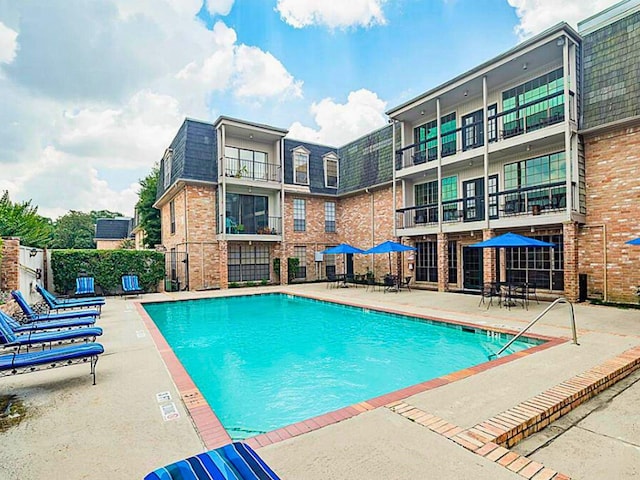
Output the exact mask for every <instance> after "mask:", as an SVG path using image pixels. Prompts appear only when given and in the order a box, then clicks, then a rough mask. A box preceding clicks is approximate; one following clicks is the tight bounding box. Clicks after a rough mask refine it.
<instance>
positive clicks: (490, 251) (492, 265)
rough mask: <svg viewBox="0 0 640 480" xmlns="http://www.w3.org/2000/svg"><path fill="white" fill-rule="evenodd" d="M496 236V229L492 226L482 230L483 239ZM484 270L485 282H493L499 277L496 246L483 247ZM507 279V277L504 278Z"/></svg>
mask: <svg viewBox="0 0 640 480" xmlns="http://www.w3.org/2000/svg"><path fill="white" fill-rule="evenodd" d="M495 236H496V232H495V230H493V229H491V228H486V229H484V230H482V241H483V242H484V241H486V240H491V239H492V238H493V237H495ZM482 250H483V252H482V272H483V278H482V280H483V282H484V283H491V282H495V281H497V279H498V272H497V270H496V261H497V253H498V252H497V249H495V248H483V249H482ZM502 280H506V279H504V278H503V279H502Z"/></svg>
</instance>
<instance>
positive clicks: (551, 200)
mask: <svg viewBox="0 0 640 480" xmlns="http://www.w3.org/2000/svg"><path fill="white" fill-rule="evenodd" d="M566 205H567V195H566V185H565V184H564V183H563V182H557V183H551V184H547V185H542V186H535V187H527V188H521V189H514V190H505V191H504V192H498V193H493V194H490V195H489V218H491V219H498V218H501V217H510V216H513V215H545V214H550V213H555V212H558V211H561V210H563V209H565V208H566ZM439 217H440V208H439V207H438V205H437V204H430V205H417V206H414V207H406V208H400V209H398V210H396V227H397V228H416V227H428V226H433V225H437V224H438V219H439ZM484 218H485V208H484V197H482V196H480V197H467V198H459V199H456V200H450V201H446V202H443V203H442V222H443V223H454V222H475V221H479V220H484Z"/></svg>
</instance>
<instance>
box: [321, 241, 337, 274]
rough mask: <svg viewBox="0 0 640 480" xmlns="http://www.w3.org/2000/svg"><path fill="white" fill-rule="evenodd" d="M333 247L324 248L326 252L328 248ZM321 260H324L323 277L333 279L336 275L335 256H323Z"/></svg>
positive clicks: (331, 246)
mask: <svg viewBox="0 0 640 480" xmlns="http://www.w3.org/2000/svg"><path fill="white" fill-rule="evenodd" d="M333 247H335V245H329V246H327V247H326V248H325V250H328V249H330V248H333ZM323 260H324V269H325V275H326V276H327V278H331V277H335V274H336V256H335V255H324V256H323Z"/></svg>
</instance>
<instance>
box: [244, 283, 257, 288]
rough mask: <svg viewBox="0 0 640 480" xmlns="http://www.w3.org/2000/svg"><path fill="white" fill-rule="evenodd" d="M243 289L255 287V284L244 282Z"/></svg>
mask: <svg viewBox="0 0 640 480" xmlns="http://www.w3.org/2000/svg"><path fill="white" fill-rule="evenodd" d="M244 286H245V287H255V286H256V282H246V283H245V284H244Z"/></svg>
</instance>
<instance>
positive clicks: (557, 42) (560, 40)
mask: <svg viewBox="0 0 640 480" xmlns="http://www.w3.org/2000/svg"><path fill="white" fill-rule="evenodd" d="M556 45H557V46H559V47H561V46H563V45H564V37H560V38H558V40H556Z"/></svg>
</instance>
